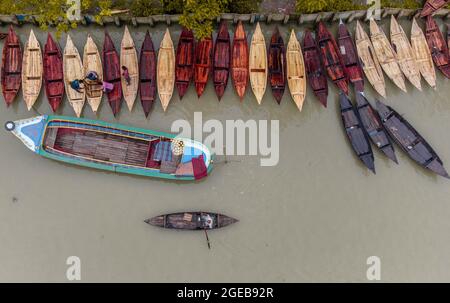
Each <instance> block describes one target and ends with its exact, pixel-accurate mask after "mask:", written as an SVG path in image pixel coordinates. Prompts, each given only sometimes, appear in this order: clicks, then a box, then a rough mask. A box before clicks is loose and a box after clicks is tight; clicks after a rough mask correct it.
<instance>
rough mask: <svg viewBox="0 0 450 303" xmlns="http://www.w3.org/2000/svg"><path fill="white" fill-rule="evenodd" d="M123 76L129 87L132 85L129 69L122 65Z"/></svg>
mask: <svg viewBox="0 0 450 303" xmlns="http://www.w3.org/2000/svg"><path fill="white" fill-rule="evenodd" d="M122 76H123V78H124V79H125V81H126V82H127V85H130V82H131V77H130V73H129V72H128V68H127V67H126V66H125V65H122Z"/></svg>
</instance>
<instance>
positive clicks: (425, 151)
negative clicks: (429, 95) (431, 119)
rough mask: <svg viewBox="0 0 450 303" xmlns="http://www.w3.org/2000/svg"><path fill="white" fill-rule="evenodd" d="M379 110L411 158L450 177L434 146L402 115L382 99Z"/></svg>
mask: <svg viewBox="0 0 450 303" xmlns="http://www.w3.org/2000/svg"><path fill="white" fill-rule="evenodd" d="M377 110H378V114H379V116H380V118H381V122H382V123H383V125H384V128H385V129H386V131H387V132H388V133H389V135H390V136H391V138H392V139H393V140H394V141H395V142H396V143H397V144H398V145H400V147H401V148H402V150H403V151H404V152H405V153H406V154H408V156H409V157H410V158H411V159H413V160H414V161H415V162H416V163H418V164H419V165H421V166H422V167H425V168H428V169H429V170H431V171H432V172H434V173H436V174H438V175H440V176H442V177H445V178H450V176H449V175H448V174H447V171H446V170H445V168H444V166H443V164H442V160H441V159H440V158H439V156H438V155H437V154H436V152H435V151H434V150H433V148H432V147H431V146H430V145H429V144H428V142H427V141H425V139H424V138H423V137H422V136H421V135H420V134H419V133H418V132H417V130H415V129H414V127H413V126H412V125H411V124H410V123H409V122H408V121H406V119H405V118H403V116H402V115H400V114H399V113H397V112H396V111H395V110H393V109H392V108H391V107H389V106H387V105H385V104H384V103H382V102H380V101H377Z"/></svg>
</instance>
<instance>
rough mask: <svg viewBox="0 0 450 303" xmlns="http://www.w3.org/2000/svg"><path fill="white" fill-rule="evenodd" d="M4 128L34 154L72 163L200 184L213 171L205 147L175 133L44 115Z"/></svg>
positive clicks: (210, 156)
mask: <svg viewBox="0 0 450 303" xmlns="http://www.w3.org/2000/svg"><path fill="white" fill-rule="evenodd" d="M5 128H6V129H7V130H8V131H10V132H12V133H13V134H14V135H15V136H16V137H18V138H19V139H20V140H21V141H22V142H23V143H24V144H25V146H26V147H28V148H29V149H30V150H31V151H33V152H34V153H36V154H38V155H41V156H43V157H46V158H50V159H53V160H57V161H62V162H66V163H70V164H75V165H80V166H85V167H91V168H96V169H101V170H106V171H110V172H117V173H126V174H132V175H140V176H148V177H158V178H164V179H172V180H198V179H201V178H204V177H206V176H207V175H208V174H209V173H210V171H211V170H212V154H211V151H210V150H209V149H208V148H207V147H206V146H205V145H203V144H202V143H200V142H197V141H193V140H191V139H186V138H179V137H177V136H176V135H175V134H167V133H163V132H157V131H151V130H145V129H140V128H135V127H129V126H124V125H119V124H113V123H108V122H104V121H95V120H88V119H82V118H75V117H67V116H47V115H44V116H38V117H34V118H30V119H24V120H18V121H14V122H13V121H9V122H7V123H6V124H5Z"/></svg>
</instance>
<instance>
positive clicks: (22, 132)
mask: <svg viewBox="0 0 450 303" xmlns="http://www.w3.org/2000/svg"><path fill="white" fill-rule="evenodd" d="M46 118H47V116H37V117H33V118H30V119H22V120H17V121H8V122H6V123H5V128H6V130H7V131H10V132H12V133H13V135H14V136H16V137H17V138H19V139H20V141H22V142H23V144H25V146H26V147H28V148H29V149H30V150H32V151H33V152H35V153H38V152H39V149H40V145H41V138H42V134H43V132H44V129H45V125H46Z"/></svg>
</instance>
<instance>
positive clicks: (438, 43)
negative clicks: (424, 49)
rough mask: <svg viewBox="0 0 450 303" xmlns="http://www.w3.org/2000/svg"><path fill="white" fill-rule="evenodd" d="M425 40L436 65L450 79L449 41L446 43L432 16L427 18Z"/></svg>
mask: <svg viewBox="0 0 450 303" xmlns="http://www.w3.org/2000/svg"><path fill="white" fill-rule="evenodd" d="M425 38H426V40H427V43H428V48H429V49H430V52H431V56H432V57H433V61H434V64H435V65H436V66H437V68H439V70H440V71H441V72H442V73H443V74H444V76H446V77H447V78H449V79H450V55H449V53H448V45H447V41H445V39H444V36H442V33H441V31H440V30H439V27H438V25H437V23H436V21H434V19H433V17H431V16H428V17H427V21H426V23H425Z"/></svg>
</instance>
